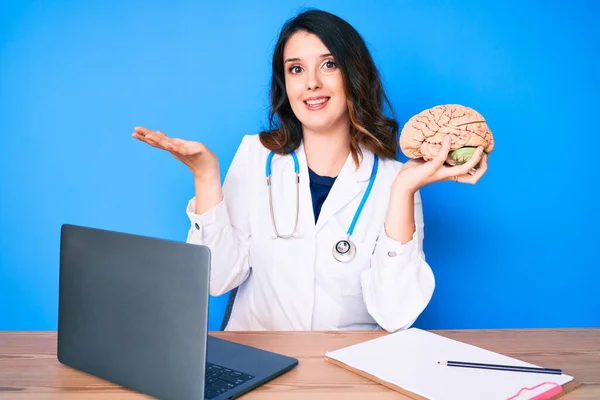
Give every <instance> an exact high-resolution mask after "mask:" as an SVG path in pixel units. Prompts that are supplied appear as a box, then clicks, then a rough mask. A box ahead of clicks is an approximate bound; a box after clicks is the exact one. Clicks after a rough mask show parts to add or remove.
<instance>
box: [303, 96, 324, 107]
mask: <svg viewBox="0 0 600 400" xmlns="http://www.w3.org/2000/svg"><path fill="white" fill-rule="evenodd" d="M327 100H329V99H328V98H326V97H324V98H322V99H317V100H306V104H308V105H309V106H316V105H319V104H323V103H325V102H326V101H327Z"/></svg>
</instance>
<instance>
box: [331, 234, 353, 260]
mask: <svg viewBox="0 0 600 400" xmlns="http://www.w3.org/2000/svg"><path fill="white" fill-rule="evenodd" d="M355 255H356V246H355V245H354V243H352V242H351V241H350V240H349V239H342V240H340V241H339V242H337V243H336V244H335V246H333V258H335V259H336V260H338V261H339V262H348V261H351V260H352V259H353V258H354V256H355Z"/></svg>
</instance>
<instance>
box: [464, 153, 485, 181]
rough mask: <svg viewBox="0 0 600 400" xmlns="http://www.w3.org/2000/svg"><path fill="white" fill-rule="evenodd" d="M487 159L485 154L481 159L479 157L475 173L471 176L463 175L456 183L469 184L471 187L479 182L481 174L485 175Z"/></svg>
mask: <svg viewBox="0 0 600 400" xmlns="http://www.w3.org/2000/svg"><path fill="white" fill-rule="evenodd" d="M487 158H488V156H487V154H484V155H483V157H481V165H480V166H479V168H477V170H476V172H475V173H474V174H472V175H463V176H462V177H460V176H459V177H458V181H459V182H462V183H470V184H472V185H474V184H476V183H477V182H479V180H480V179H481V177H482V176H483V174H485V173H486V171H487V170H488V163H487Z"/></svg>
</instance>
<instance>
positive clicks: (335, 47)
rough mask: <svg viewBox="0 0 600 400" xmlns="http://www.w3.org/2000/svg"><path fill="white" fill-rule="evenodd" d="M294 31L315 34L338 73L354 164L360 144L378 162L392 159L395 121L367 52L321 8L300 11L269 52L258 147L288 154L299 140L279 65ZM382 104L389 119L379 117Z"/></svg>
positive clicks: (395, 142)
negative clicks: (264, 125)
mask: <svg viewBox="0 0 600 400" xmlns="http://www.w3.org/2000/svg"><path fill="white" fill-rule="evenodd" d="M298 31H304V32H308V33H312V34H314V35H316V36H318V37H319V38H320V39H321V41H322V42H323V44H324V45H325V47H327V49H328V50H329V51H330V53H331V54H332V55H333V57H334V58H335V61H336V64H337V65H338V67H339V68H340V71H341V72H342V76H343V79H344V89H345V92H346V98H347V99H348V115H349V116H350V126H351V132H350V151H351V153H352V158H353V159H354V162H355V164H356V165H358V163H359V159H361V158H362V152H361V150H360V145H361V144H362V145H363V146H365V147H366V148H367V149H369V150H370V151H372V152H373V153H375V154H377V155H379V156H380V157H381V158H394V157H395V156H396V151H397V149H398V138H397V135H398V122H397V121H396V119H395V117H394V110H393V108H392V106H391V104H390V102H389V100H388V98H387V96H386V94H385V92H384V90H383V86H382V84H381V79H380V77H379V72H378V71H377V68H376V66H375V63H374V62H373V59H372V57H371V54H370V52H369V50H368V49H367V46H366V44H365V42H364V40H363V39H362V37H361V36H360V34H359V33H358V32H357V31H356V30H355V29H354V28H353V27H352V26H351V25H350V24H349V23H347V22H346V21H344V20H343V19H341V18H340V17H338V16H336V15H333V14H331V13H328V12H325V11H321V10H308V11H304V12H303V13H301V14H299V15H297V16H296V17H294V18H293V19H291V20H289V21H287V22H286V23H285V24H284V26H283V28H282V30H281V33H280V34H279V39H278V41H277V44H276V45H275V51H274V53H273V73H272V77H271V90H270V97H271V107H270V112H269V129H268V130H264V131H262V132H260V134H259V137H260V141H261V143H262V144H263V145H264V146H265V147H266V148H268V149H269V150H272V151H274V152H276V153H278V154H288V153H291V152H292V151H295V150H296V149H297V148H298V146H299V145H300V143H301V141H302V124H301V123H300V121H299V120H298V118H296V115H295V114H294V112H293V111H292V107H291V106H290V102H289V99H288V97H287V94H286V90H285V69H284V65H283V50H284V47H285V44H286V43H287V41H288V39H289V38H290V37H291V36H292V35H293V34H294V33H296V32H298ZM384 102H385V103H384ZM384 104H385V105H387V106H388V109H389V112H390V113H391V114H392V117H391V118H390V117H387V116H385V115H384V112H383V106H384Z"/></svg>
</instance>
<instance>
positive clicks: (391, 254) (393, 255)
mask: <svg viewBox="0 0 600 400" xmlns="http://www.w3.org/2000/svg"><path fill="white" fill-rule="evenodd" d="M396 255H397V254H396V252H395V251H388V256H390V257H396Z"/></svg>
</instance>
